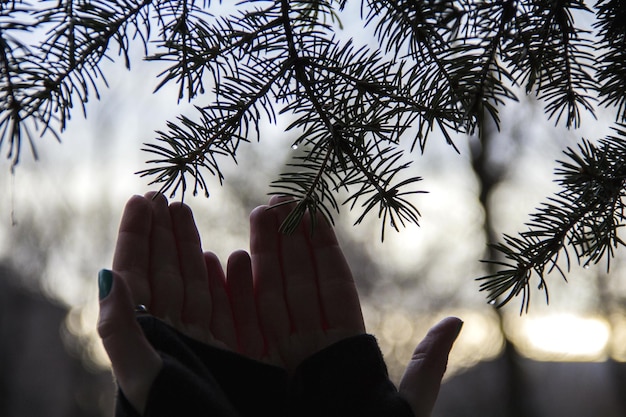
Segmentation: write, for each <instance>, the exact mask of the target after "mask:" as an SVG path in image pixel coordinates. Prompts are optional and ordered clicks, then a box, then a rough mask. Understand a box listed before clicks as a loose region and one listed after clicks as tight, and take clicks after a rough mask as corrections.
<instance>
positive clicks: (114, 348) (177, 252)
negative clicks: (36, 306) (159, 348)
mask: <svg viewBox="0 0 626 417" xmlns="http://www.w3.org/2000/svg"><path fill="white" fill-rule="evenodd" d="M228 273H229V281H230V283H231V284H232V292H233V293H234V294H235V295H236V297H229V294H228V291H227V288H226V281H225V274H224V272H223V270H222V266H221V264H220V261H219V259H217V257H216V256H215V255H214V254H212V253H203V252H202V247H201V243H200V237H199V235H198V231H197V228H196V225H195V222H194V219H193V215H192V213H191V210H190V209H189V207H188V206H186V205H184V204H181V203H172V204H171V205H168V203H167V199H166V198H165V197H164V196H163V195H161V194H156V193H148V194H146V195H145V196H144V197H141V196H134V197H132V198H131V199H130V200H129V201H128V203H127V204H126V207H125V209H124V213H123V215H122V220H121V223H120V228H119V234H118V240H117V244H116V248H115V255H114V259H113V271H112V272H111V271H106V270H105V271H102V272H101V275H100V279H99V282H100V284H101V302H100V319H99V323H98V330H99V333H100V335H101V337H102V340H103V344H104V347H105V349H106V351H107V353H108V355H109V357H110V359H111V363H112V366H113V372H114V374H115V376H116V379H117V381H118V383H119V386H120V388H121V390H122V392H123V393H124V395H125V396H126V397H127V399H128V400H129V401H130V403H131V404H132V405H133V406H134V407H135V408H136V409H137V410H138V411H139V412H140V413H141V412H143V410H144V408H145V404H146V401H147V398H148V394H149V391H150V387H151V386H152V383H153V381H154V379H155V378H156V376H157V375H158V373H159V371H160V369H161V366H162V361H161V358H160V357H159V355H158V354H157V352H156V351H155V350H154V349H153V348H152V347H151V346H150V344H149V343H148V341H147V340H146V339H145V337H144V335H143V333H142V331H141V329H140V327H139V325H138V324H137V322H136V320H135V308H136V307H137V306H142V308H145V309H146V310H147V311H148V312H149V313H150V314H151V315H152V316H154V317H157V318H159V319H161V320H163V321H165V322H166V323H168V324H169V325H171V326H173V327H174V328H176V329H177V330H178V331H180V332H182V333H184V334H186V335H188V336H190V337H192V338H194V339H196V340H198V341H201V342H204V343H206V344H209V345H213V346H216V347H220V348H224V349H231V350H234V351H240V346H241V351H242V352H243V353H245V354H247V355H248V356H251V357H254V356H255V355H257V356H260V354H261V352H262V350H263V349H262V346H263V339H262V336H261V333H260V330H259V326H258V322H257V320H256V308H255V304H254V297H253V295H252V277H251V267H250V261H249V257H248V256H247V254H246V253H245V252H236V253H234V254H233V255H232V256H231V258H230V259H229V262H228ZM231 298H232V301H233V303H232V306H231ZM231 307H232V308H231ZM233 313H235V314H233ZM235 320H237V321H238V323H239V325H240V327H239V328H237V327H236V326H235ZM258 346H261V347H260V348H259V347H258ZM255 349H256V350H255Z"/></svg>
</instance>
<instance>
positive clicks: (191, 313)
mask: <svg viewBox="0 0 626 417" xmlns="http://www.w3.org/2000/svg"><path fill="white" fill-rule="evenodd" d="M169 211H170V217H171V219H172V228H173V231H174V235H175V239H176V248H177V252H178V261H179V264H180V273H181V275H182V283H183V291H184V298H183V299H184V304H183V306H182V322H183V324H184V327H185V329H186V330H187V333H190V334H189V336H192V337H195V338H199V339H200V340H203V341H205V342H207V341H208V338H209V336H210V322H211V292H210V288H209V280H208V276H207V269H206V264H205V260H204V254H203V252H202V246H201V243H200V235H199V234H198V229H197V227H196V224H195V222H194V219H193V213H192V212H191V209H190V208H189V207H188V206H187V205H185V204H182V203H172V204H171V205H170V207H169Z"/></svg>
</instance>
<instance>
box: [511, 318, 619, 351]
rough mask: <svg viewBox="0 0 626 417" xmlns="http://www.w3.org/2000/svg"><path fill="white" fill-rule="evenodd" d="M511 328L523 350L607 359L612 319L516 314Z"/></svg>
mask: <svg viewBox="0 0 626 417" xmlns="http://www.w3.org/2000/svg"><path fill="white" fill-rule="evenodd" d="M507 332H508V333H509V334H510V335H511V338H512V339H513V342H514V343H515V345H516V347H517V348H518V349H519V351H520V353H521V354H523V355H524V356H527V357H529V358H531V359H535V360H542V361H603V360H605V359H606V358H607V356H608V345H609V340H610V336H611V327H610V325H609V323H608V322H607V321H606V320H605V319H603V318H600V317H594V316H583V315H576V314H571V313H553V314H547V315H542V316H537V317H512V318H510V319H509V320H507Z"/></svg>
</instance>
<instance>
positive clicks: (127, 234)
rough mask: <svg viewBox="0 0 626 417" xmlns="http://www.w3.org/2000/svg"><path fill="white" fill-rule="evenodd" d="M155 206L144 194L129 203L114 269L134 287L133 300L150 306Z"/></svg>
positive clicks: (121, 230) (135, 302) (120, 229)
mask: <svg viewBox="0 0 626 417" xmlns="http://www.w3.org/2000/svg"><path fill="white" fill-rule="evenodd" d="M151 218H152V210H151V209H150V203H149V201H148V200H146V199H145V198H144V197H142V196H133V197H131V198H130V200H128V202H127V203H126V207H125V208H124V213H123V214H122V220H121V221H120V227H119V232H118V236H117V244H116V245H115V255H114V256H113V270H114V271H115V272H116V274H117V275H118V276H119V277H120V278H121V279H123V280H124V282H125V284H126V286H127V287H128V289H129V290H130V294H131V297H132V302H133V304H135V305H137V304H143V305H145V306H148V307H149V306H150V302H151V289H150V279H149V274H150V230H151V227H152V226H151V222H152V220H151Z"/></svg>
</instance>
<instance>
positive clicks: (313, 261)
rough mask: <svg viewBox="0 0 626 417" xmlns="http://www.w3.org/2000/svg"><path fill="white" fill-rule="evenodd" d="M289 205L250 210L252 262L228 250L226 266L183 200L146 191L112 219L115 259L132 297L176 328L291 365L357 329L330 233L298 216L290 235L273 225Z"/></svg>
mask: <svg viewBox="0 0 626 417" xmlns="http://www.w3.org/2000/svg"><path fill="white" fill-rule="evenodd" d="M277 201H278V200H277V199H273V200H272V201H271V202H270V204H274V203H276V202H277ZM288 211H289V209H288V208H287V207H284V206H283V207H279V208H276V209H272V210H267V206H262V207H259V208H257V209H256V210H254V212H253V213H252V215H251V254H252V262H251V261H250V257H249V256H248V255H247V253H245V252H243V251H239V252H235V253H233V254H232V255H231V257H230V258H229V260H228V267H227V274H224V272H223V270H222V267H221V264H220V262H219V260H218V259H217V257H216V256H215V255H213V254H211V253H203V252H202V247H201V242H200V237H199V235H198V231H197V228H196V225H195V222H194V220H193V215H192V213H191V210H190V209H189V208H188V207H187V206H185V205H182V204H179V203H173V204H171V205H169V206H168V204H167V200H166V199H165V197H163V196H162V195H157V194H153V193H149V194H146V196H145V197H134V198H132V199H131V200H130V201H129V203H128V205H127V207H126V210H125V214H124V217H123V219H122V223H121V225H120V234H119V238H118V245H117V247H116V253H115V258H114V262H113V268H114V270H115V271H116V273H117V274H118V275H119V276H120V277H121V278H122V279H123V280H124V281H125V282H126V284H127V286H128V288H129V289H130V292H131V296H132V300H133V303H135V304H142V305H145V306H146V308H147V309H148V310H149V312H150V313H151V314H152V315H154V316H155V317H158V318H160V319H162V320H164V321H165V322H167V323H168V324H170V325H172V326H173V327H174V328H176V329H177V330H179V331H181V332H182V333H185V334H187V335H188V336H190V337H193V338H195V339H196V340H199V341H201V342H203V343H207V344H210V345H213V346H217V347H221V348H226V349H230V350H233V351H236V352H239V353H241V354H244V355H246V356H248V357H251V358H253V359H259V360H264V361H266V362H270V363H273V364H276V365H279V366H283V367H284V368H286V369H287V370H288V371H293V370H294V369H295V367H296V366H297V365H298V364H299V363H300V362H301V361H302V360H304V359H305V358H306V357H308V356H310V355H311V354H313V353H315V352H316V351H318V350H320V349H323V348H324V347H326V346H329V345H330V344H332V343H334V342H336V341H338V340H341V339H343V338H346V337H350V336H354V335H357V334H361V333H363V332H364V331H365V328H364V325H363V319H362V316H361V310H360V305H359V301H358V295H357V292H356V288H355V286H354V282H353V279H352V275H351V273H350V269H349V267H348V265H347V263H346V261H345V259H344V258H343V254H342V252H341V249H340V248H339V246H338V244H337V240H336V238H335V235H334V232H333V231H332V229H331V228H330V227H328V226H327V225H326V224H325V222H324V221H323V220H322V219H320V221H319V222H318V226H317V228H316V230H315V234H314V235H312V236H311V235H310V234H309V233H308V231H307V230H308V225H309V221H310V219H305V222H304V224H303V225H302V226H301V228H300V229H298V231H296V232H295V233H294V234H293V235H290V236H286V235H282V234H280V233H279V232H278V225H279V224H280V222H281V221H282V220H283V219H284V217H285V216H286V215H287V213H288ZM253 272H254V275H253ZM253 276H254V282H253Z"/></svg>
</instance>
